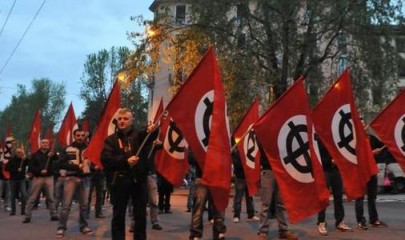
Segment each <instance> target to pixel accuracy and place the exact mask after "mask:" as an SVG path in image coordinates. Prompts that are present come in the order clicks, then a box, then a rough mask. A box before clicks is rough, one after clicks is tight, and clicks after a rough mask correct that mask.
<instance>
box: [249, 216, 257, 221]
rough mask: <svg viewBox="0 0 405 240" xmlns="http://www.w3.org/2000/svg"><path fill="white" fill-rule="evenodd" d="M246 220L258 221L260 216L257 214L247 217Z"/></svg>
mask: <svg viewBox="0 0 405 240" xmlns="http://www.w3.org/2000/svg"><path fill="white" fill-rule="evenodd" d="M247 220H248V221H259V220H260V218H259V217H258V216H253V217H250V218H248V219H247Z"/></svg>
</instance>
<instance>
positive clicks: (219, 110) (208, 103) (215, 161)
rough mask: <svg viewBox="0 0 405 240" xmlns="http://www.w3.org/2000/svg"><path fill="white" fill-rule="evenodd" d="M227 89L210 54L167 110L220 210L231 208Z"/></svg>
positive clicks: (209, 51)
mask: <svg viewBox="0 0 405 240" xmlns="http://www.w3.org/2000/svg"><path fill="white" fill-rule="evenodd" d="M224 95H225V94H224V88H223V85H222V82H221V76H220V72H219V68H218V64H217V61H216V58H215V54H214V50H212V49H210V50H208V52H207V54H206V55H205V56H204V57H203V59H202V60H201V62H200V63H199V64H198V66H197V67H196V68H195V69H194V71H193V73H192V74H191V75H190V77H189V78H188V80H187V81H186V82H185V83H184V84H183V86H182V87H181V88H180V90H179V92H178V93H177V95H176V96H175V97H174V98H173V99H172V101H171V102H170V103H169V105H168V106H167V110H168V112H169V115H170V116H171V117H172V118H173V119H174V122H175V123H176V125H177V126H178V128H179V129H180V131H181V132H182V133H183V135H184V138H185V139H186V140H187V142H188V144H189V145H190V148H191V149H192V151H193V153H194V155H195V158H196V160H197V162H198V165H199V167H200V168H201V169H202V172H203V176H202V183H203V184H205V185H207V186H209V188H210V192H211V195H212V197H213V200H214V204H215V206H216V208H217V209H218V210H223V209H225V208H226V207H227V205H228V200H229V192H230V185H231V159H230V141H229V128H228V125H227V119H226V103H225V96H224Z"/></svg>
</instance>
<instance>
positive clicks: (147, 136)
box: [135, 111, 167, 157]
mask: <svg viewBox="0 0 405 240" xmlns="http://www.w3.org/2000/svg"><path fill="white" fill-rule="evenodd" d="M163 116H167V111H164V112H162V113H161V114H160V115H159V117H158V119H157V121H156V122H159V121H160V119H161V118H162V117H163ZM156 122H154V123H153V124H155V123H156ZM156 129H158V128H155V129H154V130H153V131H151V132H148V134H147V135H146V137H145V138H144V139H143V141H142V144H141V146H139V148H138V151H137V152H136V155H135V156H137V157H139V154H140V153H141V151H142V149H143V147H144V146H145V144H146V141H148V139H149V137H150V135H151V134H152V133H154V132H155V131H156Z"/></svg>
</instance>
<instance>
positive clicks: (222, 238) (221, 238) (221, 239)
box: [217, 233, 225, 240]
mask: <svg viewBox="0 0 405 240" xmlns="http://www.w3.org/2000/svg"><path fill="white" fill-rule="evenodd" d="M217 239H218V240H224V239H225V234H224V233H220V234H218V238H217Z"/></svg>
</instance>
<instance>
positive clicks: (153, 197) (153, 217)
mask: <svg viewBox="0 0 405 240" xmlns="http://www.w3.org/2000/svg"><path fill="white" fill-rule="evenodd" d="M157 196H158V192H157V182H156V175H155V174H150V175H148V203H149V210H150V211H149V214H150V222H151V223H152V224H154V223H157V222H158V221H159V219H158V205H157Z"/></svg>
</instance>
